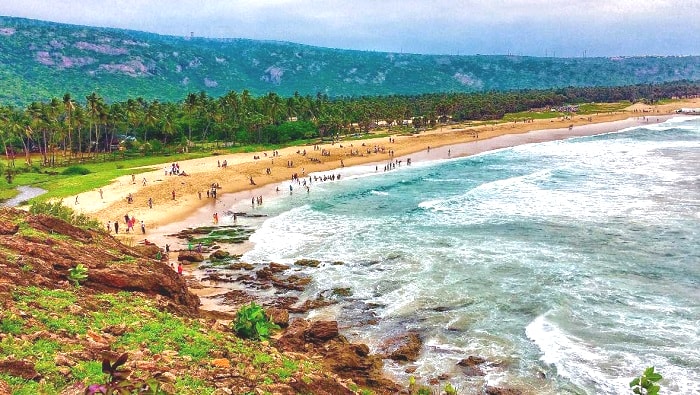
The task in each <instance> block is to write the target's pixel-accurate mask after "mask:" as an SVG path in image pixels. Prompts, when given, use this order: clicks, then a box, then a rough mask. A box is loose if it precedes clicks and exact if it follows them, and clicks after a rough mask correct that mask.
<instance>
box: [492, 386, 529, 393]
mask: <svg viewBox="0 0 700 395" xmlns="http://www.w3.org/2000/svg"><path fill="white" fill-rule="evenodd" d="M484 393H485V394H486V395H522V393H523V392H522V391H520V390H517V389H514V388H501V387H491V386H486V389H485V390H484Z"/></svg>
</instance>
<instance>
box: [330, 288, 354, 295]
mask: <svg viewBox="0 0 700 395" xmlns="http://www.w3.org/2000/svg"><path fill="white" fill-rule="evenodd" d="M333 295H336V296H352V290H351V289H350V288H333Z"/></svg>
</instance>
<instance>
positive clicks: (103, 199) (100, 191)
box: [100, 188, 104, 200]
mask: <svg viewBox="0 0 700 395" xmlns="http://www.w3.org/2000/svg"><path fill="white" fill-rule="evenodd" d="M100 200H104V199H102V188H100Z"/></svg>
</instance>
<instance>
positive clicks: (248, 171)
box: [64, 99, 700, 238]
mask: <svg viewBox="0 0 700 395" xmlns="http://www.w3.org/2000/svg"><path fill="white" fill-rule="evenodd" d="M688 102H689V101H683V102H678V103H675V104H673V105H664V106H656V107H654V106H646V105H641V104H635V105H633V106H630V107H628V109H627V110H626V111H621V112H616V113H612V114H607V113H606V114H600V115H595V116H590V117H588V118H583V117H580V119H560V118H557V119H544V120H533V121H532V122H522V121H520V122H512V123H511V122H509V123H503V124H496V125H478V126H453V127H450V129H447V128H445V127H443V128H440V129H435V130H430V131H425V132H421V133H419V134H412V135H391V136H390V137H391V139H392V140H391V141H393V142H389V141H390V140H389V137H378V138H371V139H366V140H356V141H344V142H340V143H335V144H330V143H328V144H322V145H319V146H318V148H319V149H324V150H327V151H328V155H327V156H322V155H321V151H320V150H314V146H312V145H309V146H293V147H287V148H283V149H280V150H278V151H276V153H277V155H275V156H273V152H272V151H267V152H255V153H238V154H225V155H213V156H210V157H207V158H201V159H191V160H187V161H184V162H180V163H179V165H180V169H182V170H184V171H186V172H187V174H188V176H187V177H181V176H174V175H172V176H171V175H165V173H164V168H163V167H160V165H159V166H155V167H151V168H152V169H153V170H151V171H149V172H145V173H141V174H139V175H138V177H135V178H134V179H133V181H132V177H131V176H122V177H119V178H117V179H115V180H114V181H113V182H112V183H111V184H109V185H107V186H105V187H103V188H101V189H102V190H103V193H102V194H100V193H99V191H98V190H93V191H88V192H84V193H82V194H79V195H73V196H69V197H66V198H65V199H64V201H65V202H74V201H76V199H77V201H78V203H76V204H71V203H65V204H66V205H68V206H70V207H71V208H73V209H74V210H75V211H76V212H78V213H82V214H85V215H88V216H90V217H93V218H95V219H97V220H99V221H100V222H102V223H104V224H106V223H107V221H115V220H117V221H118V220H122V219H123V217H124V215H125V214H127V213H128V214H129V215H130V216H132V217H136V218H137V221H141V220H143V221H144V222H145V225H146V229H147V234H146V236H145V238H148V237H155V236H156V235H157V234H158V233H162V231H159V229H160V228H162V227H167V226H168V225H169V224H172V223H177V222H181V221H183V220H186V219H187V218H189V217H191V216H193V215H201V214H197V213H198V212H199V211H200V210H203V209H204V208H205V207H210V215H211V214H213V213H214V212H217V211H216V210H219V209H218V207H219V206H220V204H219V203H212V199H207V198H206V191H207V190H208V189H209V188H210V186H211V184H213V183H217V184H219V185H220V188H219V189H218V190H217V192H218V193H217V195H218V196H217V197H218V198H219V199H217V202H218V201H220V199H221V198H222V197H223V196H226V195H229V194H234V193H242V195H241V196H246V197H247V199H250V197H251V196H254V192H253V191H255V190H257V189H258V188H260V187H263V186H270V185H276V184H279V183H281V182H284V181H287V180H290V179H291V176H292V174H294V173H297V174H299V177H302V175H308V174H309V173H321V172H328V171H336V170H337V169H341V168H343V167H345V168H350V167H352V166H357V165H374V164H376V165H377V166H378V165H379V164H385V163H387V162H389V161H391V160H392V159H398V160H405V159H406V158H408V157H411V159H412V161H414V162H418V161H423V160H437V159H448V155H446V154H445V156H444V157H439V156H438V154H439V152H443V153H444V150H442V151H441V150H436V148H441V147H446V146H448V145H449V146H456V147H455V148H454V152H452V154H451V155H449V157H451V158H455V157H459V156H466V155H473V154H475V153H479V152H484V151H488V150H493V149H499V148H504V147H508V146H512V145H514V144H523V143H529V142H542V141H548V140H557V139H563V138H568V137H574V136H579V135H582V133H585V135H590V134H596V133H605V131H612V130H615V129H616V128H617V129H620V128H624V127H629V126H634V124H644V123H646V121H649V122H656V121H657V119H656V118H661V117H665V118H666V119H667V118H668V117H671V116H675V115H677V114H675V110H676V109H677V108H680V107H682V106H687V105H693V104H697V105H700V99H694V100H692V101H690V103H688ZM642 111H644V112H642ZM649 114H652V115H649ZM573 118H576V117H573ZM611 122H614V124H613V125H615V126H610V125H608V124H609V123H611ZM617 122H622V123H617ZM625 122H627V123H628V124H627V125H626V126H625ZM569 125H573V126H572V128H571V129H568V126H569ZM606 125H607V126H606ZM620 125H623V126H620ZM591 129H592V130H591ZM533 131H537V133H536V134H534V135H533V134H530V133H529V132H533ZM525 134H527V135H528V137H527V139H528V141H524V142H523V141H520V139H521V138H518V137H516V136H521V135H525ZM504 136H507V137H504ZM494 138H496V139H494ZM471 142H475V143H476V144H474V145H472V146H465V147H462V146H461V144H463V143H471ZM375 147H377V149H378V151H377V152H374V148H375ZM428 147H430V148H431V152H430V153H428V152H427V148H428ZM467 147H469V148H467ZM368 149H369V150H370V152H369V153H367V150H368ZM448 149H452V148H448ZM304 151H306V155H304ZM389 152H393V155H390V154H389ZM255 157H258V158H260V159H253V158H255ZM217 161H218V162H223V161H226V162H227V163H228V166H227V167H226V168H223V167H217ZM290 162H292V165H291V166H288V164H289V163H290ZM163 165H165V164H163ZM267 169H270V174H269V175H268V174H266V173H267V172H266V170H267ZM380 170H381V169H380ZM250 178H253V179H254V181H255V185H251V183H250ZM144 179H145V180H146V182H145V185H143V182H142V181H143V180H144ZM173 191H174V192H175V199H172V192H173ZM198 193H201V194H202V198H201V199H200V198H199V197H198ZM129 194H132V196H133V198H134V200H133V203H132V204H129V203H127V202H126V197H127V195H129ZM101 195H102V198H101V197H100V196H101ZM255 196H257V195H255ZM149 198H151V199H152V201H153V208H152V209H149V208H148V203H147V202H148V199H149ZM227 200H228V199H227ZM120 234H121V233H120ZM132 235H133V233H132ZM118 237H123V236H118ZM134 237H136V235H134ZM132 238H133V237H132Z"/></svg>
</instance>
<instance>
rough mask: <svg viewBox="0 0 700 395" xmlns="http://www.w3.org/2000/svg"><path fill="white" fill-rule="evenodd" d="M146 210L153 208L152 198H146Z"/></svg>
mask: <svg viewBox="0 0 700 395" xmlns="http://www.w3.org/2000/svg"><path fill="white" fill-rule="evenodd" d="M148 208H153V198H150V197H149V198H148Z"/></svg>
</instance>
